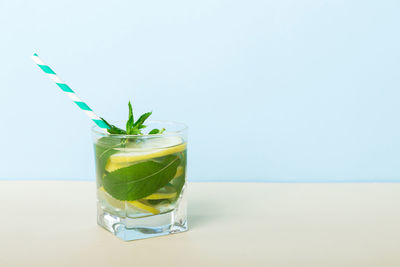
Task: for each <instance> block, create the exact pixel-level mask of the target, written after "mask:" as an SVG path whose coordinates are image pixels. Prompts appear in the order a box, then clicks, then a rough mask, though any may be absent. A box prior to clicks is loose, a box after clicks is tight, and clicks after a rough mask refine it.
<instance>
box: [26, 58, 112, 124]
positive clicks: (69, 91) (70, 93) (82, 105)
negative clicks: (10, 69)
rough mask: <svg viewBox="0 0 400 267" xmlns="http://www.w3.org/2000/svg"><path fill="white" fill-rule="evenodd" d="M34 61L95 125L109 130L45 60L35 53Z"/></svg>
mask: <svg viewBox="0 0 400 267" xmlns="http://www.w3.org/2000/svg"><path fill="white" fill-rule="evenodd" d="M32 59H33V61H35V63H36V64H37V65H38V66H39V68H41V69H42V71H44V73H46V74H47V76H49V78H50V79H51V80H53V82H55V83H56V84H57V85H58V87H60V88H61V90H62V91H63V92H64V93H65V94H66V95H67V96H68V97H69V98H71V100H72V101H74V102H75V104H76V105H77V106H78V107H79V108H80V109H81V110H83V112H85V113H86V115H88V116H89V118H90V119H91V120H92V121H94V123H96V124H97V126H99V127H100V128H102V129H108V128H109V127H108V126H107V124H106V123H105V122H104V121H102V120H101V119H100V117H99V116H97V115H96V114H95V113H94V112H93V110H92V109H91V108H90V107H89V106H88V105H87V104H86V103H85V102H83V101H82V99H80V98H79V96H78V95H77V94H76V93H75V92H74V91H73V90H72V89H71V88H70V87H69V86H68V85H67V84H66V83H65V82H63V81H62V80H61V79H60V77H58V76H57V74H56V73H55V72H54V71H53V70H52V69H51V68H50V67H49V65H47V64H46V63H44V62H43V60H41V59H40V58H39V56H38V55H37V54H36V53H35V54H33V56H32Z"/></svg>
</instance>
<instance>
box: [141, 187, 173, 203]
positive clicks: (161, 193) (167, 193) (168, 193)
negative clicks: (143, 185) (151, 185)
mask: <svg viewBox="0 0 400 267" xmlns="http://www.w3.org/2000/svg"><path fill="white" fill-rule="evenodd" d="M174 197H176V190H175V188H174V187H173V186H172V185H168V184H167V185H166V186H164V187H163V188H161V189H160V190H158V191H157V192H155V193H153V194H151V195H149V196H147V197H144V198H143V199H153V200H159V199H169V198H174Z"/></svg>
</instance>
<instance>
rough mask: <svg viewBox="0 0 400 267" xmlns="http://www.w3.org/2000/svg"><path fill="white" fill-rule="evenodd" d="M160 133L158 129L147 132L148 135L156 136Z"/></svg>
mask: <svg viewBox="0 0 400 267" xmlns="http://www.w3.org/2000/svg"><path fill="white" fill-rule="evenodd" d="M159 132H160V130H158V129H153V130H151V131H150V132H149V134H158V133H159Z"/></svg>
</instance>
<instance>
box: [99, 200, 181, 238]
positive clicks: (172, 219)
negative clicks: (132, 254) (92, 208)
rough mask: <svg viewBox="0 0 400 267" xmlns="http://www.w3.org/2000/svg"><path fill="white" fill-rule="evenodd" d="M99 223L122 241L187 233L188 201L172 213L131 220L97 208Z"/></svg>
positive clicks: (179, 205)
mask: <svg viewBox="0 0 400 267" xmlns="http://www.w3.org/2000/svg"><path fill="white" fill-rule="evenodd" d="M97 223H98V224H99V225H100V226H101V227H103V228H104V229H106V230H107V231H109V232H111V233H113V234H114V235H115V236H117V237H119V238H120V239H122V240H125V241H130V240H138V239H145V238H150V237H156V236H163V235H169V234H175V233H180V232H185V231H187V229H188V227H187V219H186V201H185V199H181V201H179V204H178V205H177V206H176V208H175V209H174V210H172V211H170V212H166V213H161V214H157V215H152V216H147V217H142V218H129V217H119V216H116V215H113V214H110V213H109V212H107V211H105V210H103V208H102V207H101V205H100V204H98V206H97Z"/></svg>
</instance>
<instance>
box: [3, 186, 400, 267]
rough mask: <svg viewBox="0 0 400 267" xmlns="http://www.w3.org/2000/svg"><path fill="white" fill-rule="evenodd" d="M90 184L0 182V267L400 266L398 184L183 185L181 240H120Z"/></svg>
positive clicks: (174, 237) (164, 238)
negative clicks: (101, 214)
mask: <svg viewBox="0 0 400 267" xmlns="http://www.w3.org/2000/svg"><path fill="white" fill-rule="evenodd" d="M94 187H95V185H94V183H93V182H74V181H70V182H67V181H1V182H0V207H1V211H2V214H1V219H0V266H400V216H399V212H400V184H273V183H272V184H271V183H191V184H189V190H188V196H189V227H190V230H189V231H188V232H186V233H181V234H176V235H170V236H164V237H158V238H153V239H146V240H140V241H131V242H124V241H121V240H119V239H118V238H116V237H114V236H113V235H111V234H110V233H108V232H106V231H105V230H103V229H102V228H100V227H98V226H97V225H96V208H95V189H94Z"/></svg>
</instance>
